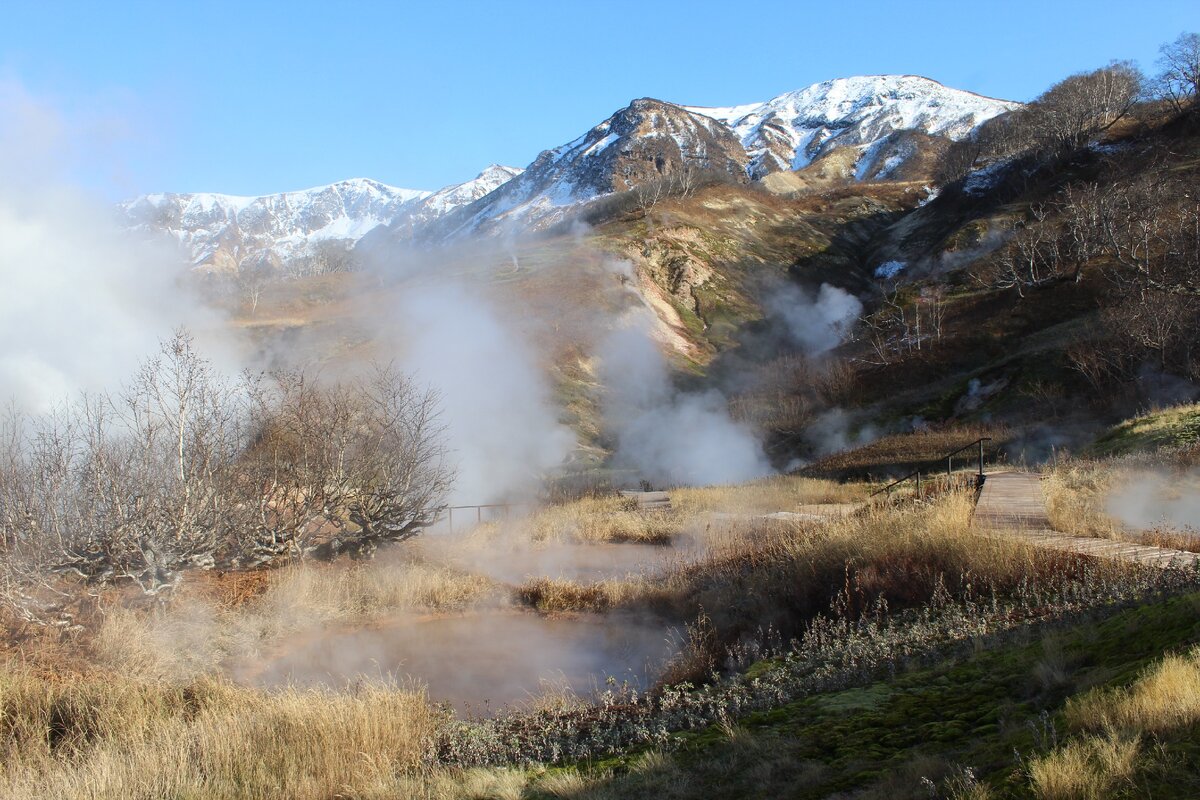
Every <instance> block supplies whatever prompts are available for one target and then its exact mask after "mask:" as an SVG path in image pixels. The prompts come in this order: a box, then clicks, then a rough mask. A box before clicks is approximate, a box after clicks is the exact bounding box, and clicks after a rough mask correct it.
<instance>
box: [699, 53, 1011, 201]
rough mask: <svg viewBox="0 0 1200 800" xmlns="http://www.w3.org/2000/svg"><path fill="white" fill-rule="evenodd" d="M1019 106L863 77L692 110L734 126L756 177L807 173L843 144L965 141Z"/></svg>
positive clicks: (928, 81) (915, 80)
mask: <svg viewBox="0 0 1200 800" xmlns="http://www.w3.org/2000/svg"><path fill="white" fill-rule="evenodd" d="M1019 105H1020V104H1019V103H1012V102H1009V101H1006V100H997V99H995V98H991V97H984V96H982V95H978V94H974V93H973V92H967V91H963V90H961V89H951V88H948V87H946V86H944V85H943V84H941V83H939V82H937V81H935V80H933V79H932V78H926V77H923V76H920V75H858V76H852V77H849V78H834V79H831V80H827V81H821V82H820V83H814V84H812V85H810V86H806V87H804V88H802V89H796V90H794V91H791V92H785V93H784V94H781V95H779V96H778V97H775V98H772V99H770V100H767V101H766V102H762V103H749V104H746V105H739V106H729V107H724V108H705V107H699V106H691V107H688V110H689V111H692V112H694V113H696V114H703V115H705V116H708V117H712V118H713V119H716V120H719V121H721V122H723V123H725V124H726V125H729V126H730V127H731V128H732V129H733V130H734V131H735V132H736V133H737V134H738V136H739V138H740V139H741V141H742V144H743V146H745V148H746V151H747V153H748V154H749V155H750V160H751V161H750V174H751V176H752V177H755V178H761V177H764V176H765V175H768V174H770V173H772V172H778V171H781V170H794V169H800V168H802V167H804V166H806V165H807V164H809V163H811V162H812V161H813V160H815V159H817V158H819V157H820V156H822V155H824V154H825V153H827V152H829V151H830V150H832V149H834V148H836V147H844V146H857V147H863V148H866V147H869V146H871V145H873V144H876V143H878V142H879V141H881V140H882V139H884V138H886V137H887V136H889V135H891V134H893V133H895V132H897V131H902V130H913V131H918V132H920V133H924V134H927V135H929V136H940V137H944V138H947V139H958V138H961V137H963V136H966V135H967V134H969V133H970V132H971V131H972V130H974V129H975V128H976V127H977V126H978V125H980V124H981V123H983V122H986V121H987V120H989V119H991V118H992V117H995V116H997V115H999V114H1003V113H1004V112H1006V111H1011V110H1012V109H1014V108H1017V107H1019Z"/></svg>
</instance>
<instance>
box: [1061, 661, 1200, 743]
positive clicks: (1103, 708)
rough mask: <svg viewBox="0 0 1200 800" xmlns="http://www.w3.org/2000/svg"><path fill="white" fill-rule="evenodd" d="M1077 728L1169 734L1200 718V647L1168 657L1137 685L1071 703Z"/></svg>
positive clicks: (1071, 716)
mask: <svg viewBox="0 0 1200 800" xmlns="http://www.w3.org/2000/svg"><path fill="white" fill-rule="evenodd" d="M1067 720H1068V722H1069V723H1070V724H1071V725H1072V726H1073V727H1076V728H1080V729H1084V730H1093V731H1101V730H1104V731H1107V730H1115V731H1121V732H1123V733H1126V734H1140V733H1151V734H1156V735H1158V734H1164V733H1170V732H1172V731H1177V730H1181V729H1184V728H1188V727H1191V726H1193V725H1195V724H1197V723H1198V722H1200V647H1198V648H1193V649H1192V650H1191V651H1190V652H1188V653H1186V654H1184V655H1171V656H1167V657H1166V658H1164V659H1163V660H1162V661H1161V662H1159V663H1158V664H1157V665H1155V666H1154V667H1153V668H1152V669H1150V670H1148V671H1147V672H1146V673H1145V674H1143V675H1142V676H1141V677H1140V678H1139V679H1138V680H1137V681H1136V682H1135V683H1134V684H1133V685H1132V686H1131V687H1129V688H1127V689H1117V690H1114V691H1108V692H1093V693H1091V694H1088V695H1085V696H1084V697H1083V698H1082V699H1080V700H1077V701H1073V702H1072V703H1070V704H1069V705H1068V706H1067Z"/></svg>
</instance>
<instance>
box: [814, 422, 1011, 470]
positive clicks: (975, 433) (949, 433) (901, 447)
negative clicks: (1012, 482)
mask: <svg viewBox="0 0 1200 800" xmlns="http://www.w3.org/2000/svg"><path fill="white" fill-rule="evenodd" d="M1010 435H1011V433H1010V432H1009V431H1008V430H1007V429H1005V428H993V427H986V426H969V427H959V428H950V429H946V430H924V431H918V432H916V433H907V434H893V435H891V436H884V437H882V438H881V439H878V440H877V441H874V442H872V443H870V444H868V445H864V446H862V447H857V448H855V449H853V450H846V451H844V452H841V453H834V454H833V455H829V456H826V457H824V458H822V459H820V460H818V461H815V462H813V463H812V464H809V465H808V466H806V467H805V468H804V469H803V470H802V474H804V475H808V476H811V477H814V478H831V479H835V480H846V479H852V480H880V479H882V478H885V477H887V476H889V475H897V476H898V475H903V474H904V473H906V472H909V471H910V470H914V469H918V468H920V469H921V470H922V471H928V472H930V473H934V472H944V471H945V468H946V460H945V458H944V454H945V453H948V452H950V451H952V450H955V449H957V448H959V447H962V446H963V445H965V444H967V443H968V442H970V441H972V440H974V439H979V438H982V437H984V436H990V437H992V441H991V442H989V443H987V444H986V445H985V447H984V457H985V458H986V459H987V463H989V464H994V463H996V459H997V457H998V455H997V454H998V451H999V447H1000V446H1001V445H1002V444H1003V443H1004V441H1005V440H1006V439H1007V438H1009V436H1010ZM978 458H979V454H978V451H974V452H972V451H970V450H968V451H966V452H963V453H960V454H959V455H958V456H957V457H956V459H955V461H956V463H957V464H958V465H959V466H960V468H961V467H962V466H966V465H968V464H970V463H973V462H972V459H975V460H978Z"/></svg>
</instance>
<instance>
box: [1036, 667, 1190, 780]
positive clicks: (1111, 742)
mask: <svg viewBox="0 0 1200 800" xmlns="http://www.w3.org/2000/svg"><path fill="white" fill-rule="evenodd" d="M1066 717H1067V724H1068V725H1069V726H1070V727H1071V728H1073V729H1075V730H1080V731H1091V732H1093V733H1092V734H1091V735H1085V736H1083V737H1082V738H1079V739H1076V740H1074V741H1071V742H1069V743H1067V744H1066V745H1065V746H1063V747H1060V748H1058V749H1057V750H1054V751H1053V752H1051V753H1048V754H1047V755H1045V756H1042V757H1039V758H1036V759H1034V760H1033V761H1031V762H1030V765H1029V777H1030V780H1031V782H1032V784H1033V788H1034V790H1035V792H1036V793H1037V795H1038V796H1039V797H1041V798H1044V799H1045V800H1092V799H1093V798H1105V797H1110V796H1111V795H1112V792H1113V791H1114V789H1115V788H1116V787H1118V786H1120V785H1123V784H1128V783H1130V781H1131V780H1132V778H1133V775H1134V773H1135V771H1136V770H1137V769H1138V768H1139V767H1140V766H1142V763H1143V761H1144V760H1145V759H1146V758H1149V757H1152V755H1151V754H1147V755H1145V756H1143V755H1142V752H1143V751H1142V748H1141V745H1140V743H1141V741H1142V740H1143V738H1145V737H1147V736H1163V735H1168V734H1172V733H1178V732H1180V731H1186V730H1189V729H1193V728H1194V727H1195V726H1196V724H1197V723H1200V647H1197V648H1193V649H1192V650H1191V651H1189V652H1188V653H1186V654H1183V655H1170V656H1167V657H1166V658H1164V659H1163V660H1162V661H1160V662H1159V663H1158V664H1156V665H1154V666H1153V667H1151V668H1150V669H1147V670H1146V671H1145V672H1144V673H1143V674H1142V675H1141V676H1140V677H1139V678H1138V679H1137V680H1136V681H1135V682H1134V683H1133V685H1131V686H1129V687H1127V688H1118V689H1109V690H1097V691H1093V692H1090V693H1088V694H1086V695H1084V696H1083V697H1082V698H1078V699H1072V700H1070V701H1069V702H1068V703H1067V708H1066ZM1140 756H1141V758H1139V757H1140Z"/></svg>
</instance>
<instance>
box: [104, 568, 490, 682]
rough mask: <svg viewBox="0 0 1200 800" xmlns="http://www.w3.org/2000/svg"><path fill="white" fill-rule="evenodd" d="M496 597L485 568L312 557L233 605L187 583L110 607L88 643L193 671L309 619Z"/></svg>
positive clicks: (154, 667)
mask: <svg viewBox="0 0 1200 800" xmlns="http://www.w3.org/2000/svg"><path fill="white" fill-rule="evenodd" d="M495 598H496V587H495V586H494V585H493V584H492V582H491V581H489V580H488V579H486V578H484V577H481V576H479V575H472V574H469V573H465V572H459V571H456V570H452V569H449V568H447V567H442V566H438V565H433V564H427V563H423V562H419V561H404V560H393V561H390V562H387V561H382V562H369V563H362V564H352V565H344V564H318V563H306V564H300V565H297V566H294V567H288V568H285V569H282V570H278V571H275V572H273V573H271V579H270V581H269V583H268V585H267V586H266V588H265V589H264V590H262V591H261V592H260V593H259V594H258V595H257V596H256V597H254V598H253V599H250V600H247V601H245V602H241V603H239V604H237V605H234V606H225V605H220V604H218V603H215V602H212V600H211V598H209V597H207V596H204V595H203V594H201V595H200V596H196V595H189V594H187V593H186V592H185V593H183V594H182V595H180V596H179V597H177V598H175V599H174V600H173V601H172V602H171V604H170V605H168V606H166V607H163V608H157V609H154V610H152V611H149V612H148V611H145V610H131V609H125V608H115V609H111V610H110V611H109V612H108V613H107V614H106V615H105V617H104V620H103V622H102V623H101V625H100V626H99V628H98V630H96V632H95V634H94V635H93V636H92V637H90V639H89V640H88V643H87V644H88V646H89V648H90V650H91V654H92V656H93V658H94V660H95V661H96V662H97V663H98V664H99V665H101V666H102V667H106V668H110V669H114V670H120V671H121V672H123V673H125V674H130V675H137V676H141V677H143V678H158V679H171V680H193V679H195V678H197V677H199V676H201V675H206V674H212V673H216V672H220V671H221V670H222V665H223V664H226V663H227V662H229V661H231V660H239V659H246V658H250V657H253V656H254V655H255V654H256V653H257V652H259V651H260V650H262V649H265V648H269V647H270V646H272V645H273V644H275V643H277V642H279V641H281V640H282V639H284V638H286V637H289V636H293V635H296V634H298V633H301V632H304V631H307V630H312V629H313V628H317V627H321V626H326V625H330V624H335V623H344V624H346V625H354V624H361V623H364V622H367V621H370V620H372V619H376V618H379V617H382V616H387V615H391V614H397V613H403V612H410V611H412V612H424V611H458V610H463V609H465V608H468V607H470V606H473V605H477V604H480V603H484V602H490V601H493V600H494V599H495Z"/></svg>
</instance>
